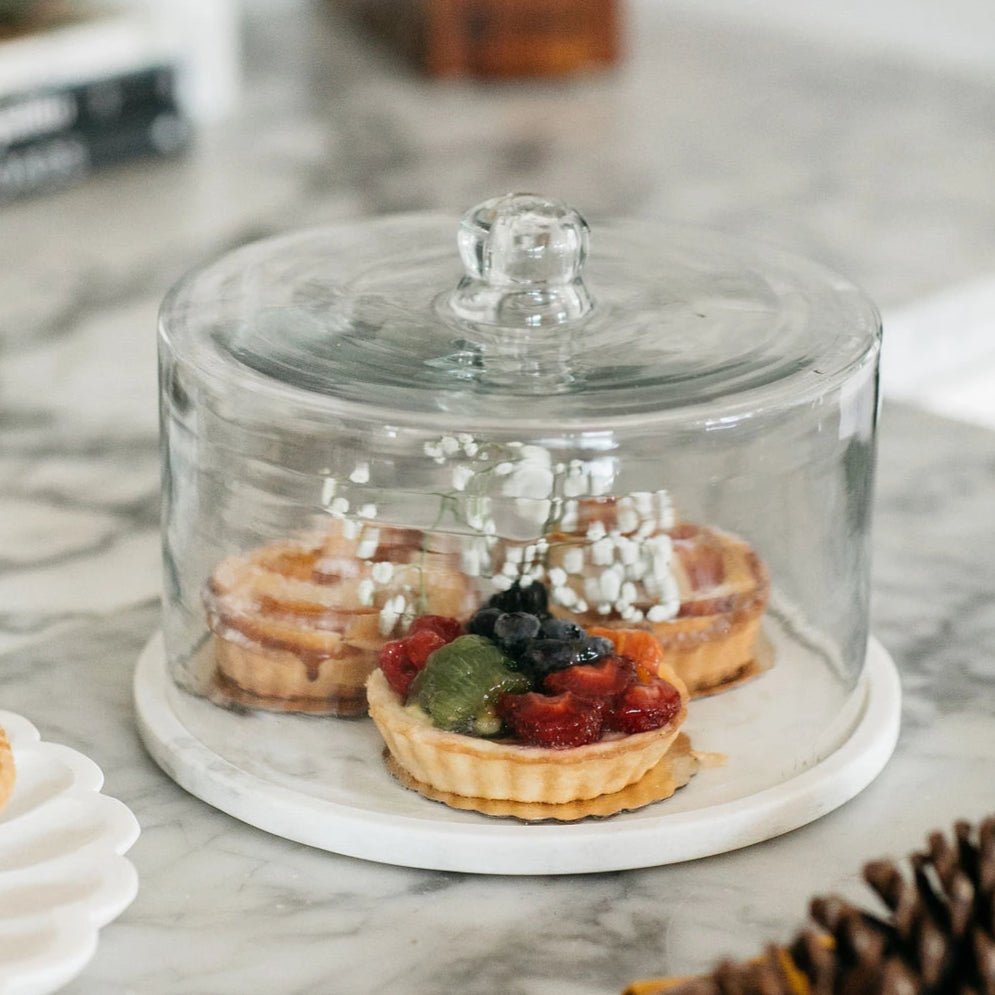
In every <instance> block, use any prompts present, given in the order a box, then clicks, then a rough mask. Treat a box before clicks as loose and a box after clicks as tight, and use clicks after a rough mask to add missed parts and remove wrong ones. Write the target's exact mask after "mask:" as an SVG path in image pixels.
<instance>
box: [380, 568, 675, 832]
mask: <svg viewBox="0 0 995 995" xmlns="http://www.w3.org/2000/svg"><path fill="white" fill-rule="evenodd" d="M379 659H380V666H379V669H377V670H376V671H374V673H373V674H372V675H371V676H370V678H369V681H368V684H367V693H368V699H369V710H370V715H371V716H372V718H373V721H374V723H375V724H376V726H377V728H378V729H379V731H380V734H381V736H382V737H383V739H384V742H385V744H386V750H387V760H388V767H389V768H390V769H391V770H392V771H393V772H394V773H395V774H397V776H398V777H399V779H400V780H401V781H402V783H404V784H405V785H406V786H408V787H413V788H415V789H417V790H419V791H421V792H422V793H423V794H426V795H428V796H429V797H432V798H436V799H438V800H440V801H444V802H446V803H448V804H450V805H453V806H455V807H460V808H471V809H476V810H478V811H483V812H486V813H488V814H495V815H513V816H518V817H519V818H525V819H536V818H554V819H556V818H560V819H571V820H572V819H575V818H581V817H584V816H585V815H587V814H612V812H614V811H620V810H622V809H623V808H630V807H638V806H639V805H642V804H646V803H648V802H649V801H654V800H657V799H658V798H659V797H665V796H666V795H668V794H671V793H673V791H674V790H676V788H677V787H679V786H680V785H681V784H683V783H686V781H687V780H688V779H689V778H690V776H691V774H692V773H693V771H694V766H693V761H692V760H691V758H690V755H689V748H688V747H687V744H686V742H684V743H682V748H681V749H680V750H679V751H678V752H679V753H680V755H681V757H682V764H681V767H680V769H679V770H674V769H670V768H668V769H667V770H666V772H665V774H666V776H661V775H660V771H659V770H658V768H659V767H660V766H661V765H662V764H664V762H665V760H666V758H667V756H668V753H669V751H671V749H672V747H673V746H674V744H675V741H676V740H677V739H678V735H679V733H680V727H681V724H682V722H683V721H684V718H685V716H686V713H687V692H686V690H685V689H684V686H683V684H682V682H681V681H680V679H679V678H678V677H677V676H676V675H675V674H673V673H672V672H671V671H669V670H668V669H667V668H666V667H664V668H661V669H662V672H663V674H664V675H665V676H661V673H659V672H657V671H656V670H650V669H647V668H646V667H645V666H643V665H642V664H641V662H640V661H637V660H633V659H632V658H630V657H625V656H620V655H619V654H617V653H616V651H615V647H614V645H613V643H612V642H611V641H610V640H609V639H606V638H604V637H600V636H592V635H590V634H589V633H587V632H585V631H584V630H583V629H582V628H581V627H580V626H579V625H577V624H575V623H573V622H570V621H566V620H563V619H557V618H554V617H553V616H552V615H550V614H549V612H548V604H547V592H546V589H545V587H544V586H543V585H542V584H541V583H539V582H534V583H532V584H530V585H528V586H527V587H520V586H518V585H515V586H513V587H511V588H510V589H509V590H507V591H504V592H502V593H500V594H497V595H495V596H494V597H493V598H491V599H490V601H489V602H487V603H486V604H485V605H484V606H483V607H482V608H481V609H479V610H478V611H477V612H475V613H474V614H473V615H472V616H471V617H470V618H469V620H468V621H467V622H466V624H465V625H461V624H460V623H459V622H458V621H456V620H455V619H452V618H441V617H438V616H426V617H421V618H417V619H415V620H414V622H413V623H412V625H411V627H410V628H409V629H408V632H407V634H406V635H405V636H404V637H403V638H401V639H397V640H392V641H390V642H388V643H387V644H386V645H385V646H384V647H383V649H382V650H381V651H380V654H379ZM684 739H685V740H686V737H685V738H684ZM651 775H652V776H651ZM647 778H649V779H650V781H651V782H652V784H653V788H652V790H650V791H649V792H648V793H647V792H645V791H644V792H642V793H639V792H638V791H637V792H633V793H632V794H631V795H627V792H631V791H632V789H633V788H634V787H635V786H638V785H640V784H641V783H642V782H643V781H644V779H647ZM653 778H655V780H654V779H653ZM605 799H608V800H609V804H608V805H607V807H606V806H604V805H600V804H596V805H594V806H590V805H587V803H589V802H590V803H596V802H603V801H604V800H605Z"/></svg>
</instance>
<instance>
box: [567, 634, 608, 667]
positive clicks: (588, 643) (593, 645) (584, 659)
mask: <svg viewBox="0 0 995 995" xmlns="http://www.w3.org/2000/svg"><path fill="white" fill-rule="evenodd" d="M571 649H572V651H573V657H574V663H593V662H594V661H595V660H600V659H601V658H602V657H604V656H611V655H612V654H613V653H614V652H615V647H614V645H613V644H612V641H611V640H610V639H606V638H605V637H604V636H584V637H583V638H582V639H575V640H574V641H573V642H572V643H571Z"/></svg>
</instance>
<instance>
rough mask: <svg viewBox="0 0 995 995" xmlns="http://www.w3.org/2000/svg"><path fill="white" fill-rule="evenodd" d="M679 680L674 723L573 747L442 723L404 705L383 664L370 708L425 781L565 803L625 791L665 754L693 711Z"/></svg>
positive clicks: (440, 788)
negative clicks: (488, 735)
mask: <svg viewBox="0 0 995 995" xmlns="http://www.w3.org/2000/svg"><path fill="white" fill-rule="evenodd" d="M674 683H675V686H677V687H678V689H679V690H680V691H681V708H680V711H679V712H678V713H677V715H675V716H674V718H673V719H672V720H671V721H670V722H668V723H667V725H665V726H663V727H661V728H659V729H653V730H651V731H649V732H641V733H634V734H632V735H621V734H609V735H608V736H605V737H604V738H602V739H600V740H598V741H597V742H595V743H588V744H587V745H585V746H575V747H570V748H567V749H551V748H544V747H536V746H525V745H522V744H520V743H516V742H514V741H512V740H504V739H502V740H491V739H482V738H477V737H475V736H464V735H461V734H459V733H453V732H446V731H445V730H442V729H437V728H435V727H434V726H433V725H432V724H431V722H430V721H429V719H428V717H427V716H426V715H425V713H424V712H422V711H421V709H419V708H418V707H417V706H411V705H408V706H405V705H404V703H403V702H402V700H401V697H400V695H398V694H397V692H395V691H394V690H393V689H392V688H391V687H390V685H389V684H388V683H387V679H386V677H384V675H383V672H382V671H380V670H375V671H374V672H373V673H372V674H371V675H370V678H369V680H368V681H367V685H366V688H367V699H368V701H369V711H370V716H371V717H372V719H373V721H374V723H375V724H376V726H377V729H378V730H379V731H380V734H381V736H382V737H383V740H384V743H385V744H386V747H387V750H388V752H389V754H390V756H391V758H392V760H393V762H394V763H395V764H396V765H397V766H398V767H399V768H400V769H401V770H402V771H403V772H404V773H405V774H406V775H407V776H408V777H409V778H411V779H412V780H413V781H415V782H418V784H419V785H422V786H426V787H427V788H429V789H431V790H432V791H433V792H436V793H439V794H453V795H459V796H462V797H463V798H466V799H488V800H505V801H512V802H540V803H545V804H550V805H558V804H564V803H569V802H576V801H579V800H585V799H592V798H597V797H599V796H601V795H610V794H613V793H615V792H618V791H621V790H622V789H624V788H626V787H628V786H629V785H631V784H634V783H635V782H636V781H639V780H640V778H642V777H643V776H644V775H645V774H646V773H647V772H648V771H649V770H650V769H651V768H653V767H655V766H656V765H657V764H658V763H659V762H660V761H661V760H662V759H663V757H664V756H665V755H666V754H667V751H668V750H669V749H670V748H671V746H672V745H673V743H674V740H675V739H676V738H677V735H678V732H679V730H680V726H681V723H682V722H683V721H684V719H685V716H686V715H687V698H686V693H685V692H684V689H683V688H682V687H681V685H680V682H679V680H677V679H675V681H674ZM470 807H474V806H470Z"/></svg>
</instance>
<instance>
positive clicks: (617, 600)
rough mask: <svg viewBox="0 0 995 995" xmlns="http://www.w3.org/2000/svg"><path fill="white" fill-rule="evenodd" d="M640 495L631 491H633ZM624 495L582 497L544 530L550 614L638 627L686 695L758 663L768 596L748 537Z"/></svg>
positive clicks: (591, 624) (722, 684) (748, 673)
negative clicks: (568, 526) (672, 516)
mask: <svg viewBox="0 0 995 995" xmlns="http://www.w3.org/2000/svg"><path fill="white" fill-rule="evenodd" d="M637 497H638V496H637ZM637 505H638V502H633V501H632V499H631V498H628V499H627V498H621V499H616V498H602V499H589V500H586V501H582V502H580V503H579V513H578V516H577V520H576V522H575V523H574V524H575V527H574V528H573V529H572V530H571V531H569V532H566V531H560V532H556V533H554V534H552V535H550V536H549V537H548V538H547V541H548V544H549V552H548V564H549V567H548V571H547V576H548V578H549V580H550V582H551V585H552V586H551V599H550V600H551V604H552V610H553V612H554V614H556V615H558V616H560V617H562V618H567V619H570V620H572V621H575V622H577V623H578V624H579V625H582V626H584V627H585V628H587V629H588V630H589V631H593V632H595V633H600V632H602V630H604V629H619V628H624V629H631V628H641V629H646V630H648V631H650V632H652V633H653V635H654V636H655V637H656V639H657V640H658V641H659V643H660V645H661V646H662V648H663V660H664V661H665V662H666V664H667V665H668V666H669V667H671V668H673V670H674V671H676V673H677V674H678V676H679V677H680V678H681V679H682V680H683V681H684V683H685V685H686V686H687V688H688V691H689V693H690V694H691V696H692V697H699V696H701V695H706V694H712V693H714V692H717V691H721V690H725V689H726V688H728V687H731V686H732V685H734V684H737V683H739V682H740V681H742V680H745V679H747V678H749V677H752V676H754V675H755V674H757V673H759V672H760V670H762V669H763V668H764V665H765V661H764V660H763V659H762V657H761V655H760V654H759V651H758V644H759V639H760V625H761V620H762V617H763V614H764V610H765V608H766V605H767V600H768V598H769V596H770V578H769V576H768V573H767V569H766V567H765V566H764V564H763V563H762V562H761V560H760V558H759V557H758V556H757V554H756V552H755V551H754V550H753V549H752V547H751V546H750V545H749V544H748V543H746V542H745V541H743V540H742V539H740V538H738V537H736V536H734V535H730V534H728V533H726V532H722V531H720V530H719V529H715V528H709V527H706V526H702V525H695V524H692V523H689V522H681V523H674V522H672V521H669V522H667V521H665V520H663V519H660V520H659V524H656V522H654V520H653V519H652V518H650V519H649V522H650V527H647V521H648V519H647V516H645V515H641V514H639V513H638V511H637Z"/></svg>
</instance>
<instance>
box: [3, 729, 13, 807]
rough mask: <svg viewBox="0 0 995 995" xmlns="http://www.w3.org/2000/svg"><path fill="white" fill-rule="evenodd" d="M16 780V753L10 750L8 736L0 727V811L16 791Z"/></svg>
mask: <svg viewBox="0 0 995 995" xmlns="http://www.w3.org/2000/svg"><path fill="white" fill-rule="evenodd" d="M15 778H16V771H15V769H14V751H13V750H12V749H11V748H10V741H9V740H8V739H7V734H6V733H5V732H4V731H3V727H2V726H0V809H2V808H3V807H4V805H6V804H7V799H8V798H10V795H11V792H13V790H14V780H15Z"/></svg>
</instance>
